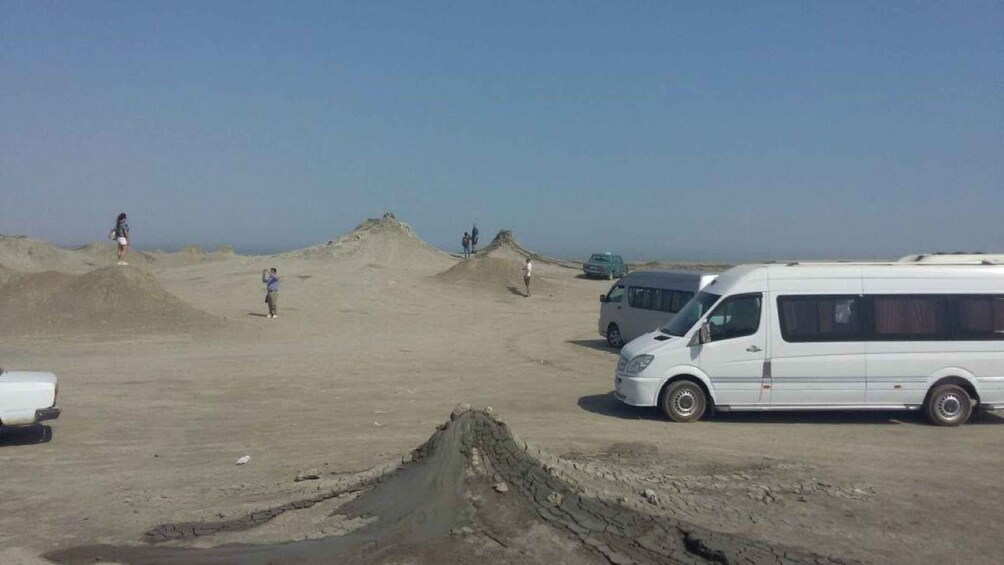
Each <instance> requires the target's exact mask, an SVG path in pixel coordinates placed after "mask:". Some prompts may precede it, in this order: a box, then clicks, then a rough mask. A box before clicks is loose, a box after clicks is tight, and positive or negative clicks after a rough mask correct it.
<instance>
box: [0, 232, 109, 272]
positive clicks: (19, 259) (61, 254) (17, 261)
mask: <svg viewBox="0 0 1004 565" xmlns="http://www.w3.org/2000/svg"><path fill="white" fill-rule="evenodd" d="M0 263H3V264H4V265H6V266H7V268H9V269H14V270H17V271H22V272H25V273H36V272H40V271H63V272H71V273H79V272H82V271H86V270H88V269H90V268H92V267H90V266H88V265H87V261H86V258H85V257H83V256H81V255H79V254H77V253H76V252H74V251H70V250H69V249H63V248H62V247H56V246H55V245H52V244H51V243H46V242H44V241H38V240H37V239H32V238H30V237H24V236H13V237H12V236H6V235H0Z"/></svg>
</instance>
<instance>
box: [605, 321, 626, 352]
mask: <svg viewBox="0 0 1004 565" xmlns="http://www.w3.org/2000/svg"><path fill="white" fill-rule="evenodd" d="M607 343H608V344H609V345H610V347H624V337H623V336H622V335H621V329H620V328H618V327H617V324H610V326H608V327H607Z"/></svg>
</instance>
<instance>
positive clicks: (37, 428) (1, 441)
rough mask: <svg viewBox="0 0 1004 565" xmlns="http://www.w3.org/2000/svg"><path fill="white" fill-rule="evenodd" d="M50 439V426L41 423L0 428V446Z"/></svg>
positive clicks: (47, 441)
mask: <svg viewBox="0 0 1004 565" xmlns="http://www.w3.org/2000/svg"><path fill="white" fill-rule="evenodd" d="M50 441H52V428H51V427H49V426H44V425H41V424H36V425H34V426H18V427H14V428H9V427H5V428H0V447H8V446H14V445H35V444H37V443H49V442H50Z"/></svg>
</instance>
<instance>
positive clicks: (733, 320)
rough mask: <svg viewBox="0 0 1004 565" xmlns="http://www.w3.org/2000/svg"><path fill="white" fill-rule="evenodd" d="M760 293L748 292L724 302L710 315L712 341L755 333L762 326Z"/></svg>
mask: <svg viewBox="0 0 1004 565" xmlns="http://www.w3.org/2000/svg"><path fill="white" fill-rule="evenodd" d="M762 299H763V297H762V295H760V294H747V295H743V296H737V297H735V298H730V299H728V300H726V301H725V302H722V303H721V304H720V305H719V306H718V307H717V308H715V309H714V310H712V312H711V314H709V315H708V323H709V324H710V326H711V341H721V340H723V339H733V338H737V337H743V336H747V335H753V334H755V333H756V331H757V330H758V329H759V328H760V309H761V308H760V306H761V301H762Z"/></svg>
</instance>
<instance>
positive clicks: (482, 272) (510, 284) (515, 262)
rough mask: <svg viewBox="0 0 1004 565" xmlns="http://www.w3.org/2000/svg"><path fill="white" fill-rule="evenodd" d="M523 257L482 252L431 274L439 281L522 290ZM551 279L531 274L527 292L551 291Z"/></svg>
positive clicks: (517, 292)
mask: <svg viewBox="0 0 1004 565" xmlns="http://www.w3.org/2000/svg"><path fill="white" fill-rule="evenodd" d="M524 264H525V259H522V258H517V257H508V256H505V255H502V256H491V255H488V256H482V255H480V254H479V255H478V256H476V257H474V258H472V259H467V260H465V261H461V262H460V263H457V264H456V265H454V266H452V267H450V268H449V269H447V270H445V271H443V272H441V273H439V274H437V275H435V276H434V277H433V278H434V279H435V280H437V281H439V282H442V283H446V284H453V285H465V286H474V287H480V288H485V289H490V290H507V289H508V290H509V291H510V292H513V293H516V294H522V293H523V292H524V290H525V287H524V286H523V265H524ZM555 290H556V289H555V285H554V283H552V282H550V281H548V280H547V279H546V278H542V277H540V276H538V275H534V276H533V278H532V281H531V283H530V293H531V294H533V293H537V292H539V293H542V294H543V293H549V292H554V291H555Z"/></svg>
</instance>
